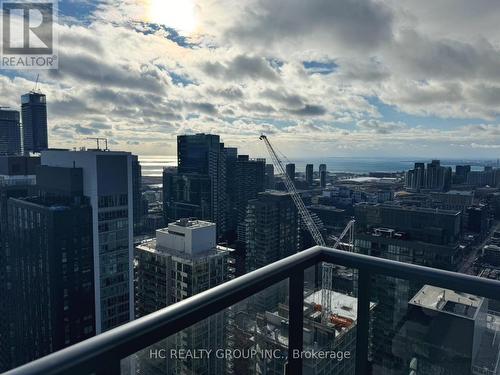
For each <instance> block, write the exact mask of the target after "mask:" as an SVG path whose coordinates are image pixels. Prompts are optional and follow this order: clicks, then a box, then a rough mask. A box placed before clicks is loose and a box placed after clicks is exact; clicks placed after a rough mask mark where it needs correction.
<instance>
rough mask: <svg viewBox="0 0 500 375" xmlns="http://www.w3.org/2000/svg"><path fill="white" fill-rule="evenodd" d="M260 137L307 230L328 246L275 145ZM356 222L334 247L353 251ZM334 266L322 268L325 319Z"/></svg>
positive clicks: (350, 223)
mask: <svg viewBox="0 0 500 375" xmlns="http://www.w3.org/2000/svg"><path fill="white" fill-rule="evenodd" d="M259 139H260V140H262V141H264V144H265V145H266V148H267V151H268V153H269V155H270V156H271V160H272V163H273V165H274V167H275V168H276V169H277V170H278V173H280V174H282V175H283V181H284V183H285V187H286V189H287V191H288V192H289V193H290V196H291V197H292V200H293V202H294V203H295V206H296V207H297V210H298V212H299V215H300V218H301V219H302V221H303V222H304V224H305V226H306V227H307V230H308V231H309V233H310V234H311V236H312V238H313V239H314V242H316V244H317V245H318V246H326V243H325V240H324V239H323V235H322V234H321V232H320V231H319V229H318V226H317V225H316V223H315V221H314V219H313V217H312V215H311V213H310V212H309V210H308V209H307V208H306V206H305V205H304V202H303V201H302V198H301V197H300V195H299V193H298V191H297V189H296V188H295V185H294V184H293V182H292V180H291V179H290V176H288V174H287V173H286V170H285V168H283V164H282V163H281V160H280V159H279V157H278V155H277V154H276V151H275V150H274V148H273V146H272V145H271V143H270V142H269V140H268V139H267V137H266V136H265V135H264V134H262V135H261V136H260V137H259ZM354 223H355V221H354V220H351V221H349V223H348V224H347V226H346V227H345V228H344V230H343V231H342V233H341V234H340V236H339V237H338V238H337V237H333V239H334V241H335V243H334V245H333V246H332V247H333V248H334V249H337V248H339V246H340V247H347V251H352V247H353V243H354ZM347 233H349V240H348V241H349V242H348V243H345V242H342V241H343V239H344V237H346V235H347ZM333 268H334V267H333V265H332V264H330V263H323V264H322V268H321V271H322V272H321V275H322V288H321V305H322V316H323V319H328V313H329V309H328V306H329V305H330V303H331V298H332V292H333V291H332V286H333Z"/></svg>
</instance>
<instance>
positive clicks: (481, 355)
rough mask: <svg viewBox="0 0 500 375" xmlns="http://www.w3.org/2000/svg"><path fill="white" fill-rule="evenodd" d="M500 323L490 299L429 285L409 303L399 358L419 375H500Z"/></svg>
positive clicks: (397, 342)
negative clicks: (490, 307)
mask: <svg viewBox="0 0 500 375" xmlns="http://www.w3.org/2000/svg"><path fill="white" fill-rule="evenodd" d="M497 319H498V317H497V316H493V315H489V314H488V300H487V299H485V298H482V297H477V296H474V295H471V294H467V293H460V292H455V291H453V290H449V289H444V288H439V287H435V286H431V285H424V286H423V287H422V288H421V289H420V290H419V291H418V292H417V293H416V294H415V296H414V297H413V298H412V299H411V300H410V301H409V302H408V311H407V313H406V316H405V318H404V319H403V324H401V328H400V330H399V331H398V333H397V335H396V337H395V340H394V354H395V355H396V356H398V357H400V358H401V359H402V361H403V364H404V366H403V367H404V368H405V370H404V371H405V373H411V374H415V375H420V374H443V375H470V374H472V375H476V374H477V375H479V374H492V375H494V374H498V370H500V367H499V361H498V359H499V356H500V342H499V341H498V340H497V339H495V336H496V331H497V330H498V327H497V326H496V325H497V323H495V322H496V321H497Z"/></svg>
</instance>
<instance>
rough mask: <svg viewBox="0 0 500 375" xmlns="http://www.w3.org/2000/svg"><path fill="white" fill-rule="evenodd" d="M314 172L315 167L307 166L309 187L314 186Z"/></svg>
mask: <svg viewBox="0 0 500 375" xmlns="http://www.w3.org/2000/svg"><path fill="white" fill-rule="evenodd" d="M313 171H314V165H312V164H307V165H306V182H307V184H308V185H309V186H312V183H313Z"/></svg>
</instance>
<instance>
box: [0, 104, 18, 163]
mask: <svg viewBox="0 0 500 375" xmlns="http://www.w3.org/2000/svg"><path fill="white" fill-rule="evenodd" d="M21 150H22V145H21V122H20V121H19V111H14V110H9V109H2V108H0V156H1V155H20V154H21Z"/></svg>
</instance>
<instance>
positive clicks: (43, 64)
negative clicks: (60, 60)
mask: <svg viewBox="0 0 500 375" xmlns="http://www.w3.org/2000/svg"><path fill="white" fill-rule="evenodd" d="M1 9H2V17H1V22H2V25H1V30H2V39H1V40H2V51H1V60H0V67H2V68H7V69H8V68H11V69H54V68H57V55H56V54H55V52H54V50H55V48H54V47H55V42H56V38H55V36H56V35H55V32H54V25H55V20H56V17H57V13H56V9H57V4H56V3H55V2H51V1H47V0H45V1H44V2H26V1H16V0H14V1H12V0H11V1H6V2H2V6H1Z"/></svg>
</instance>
